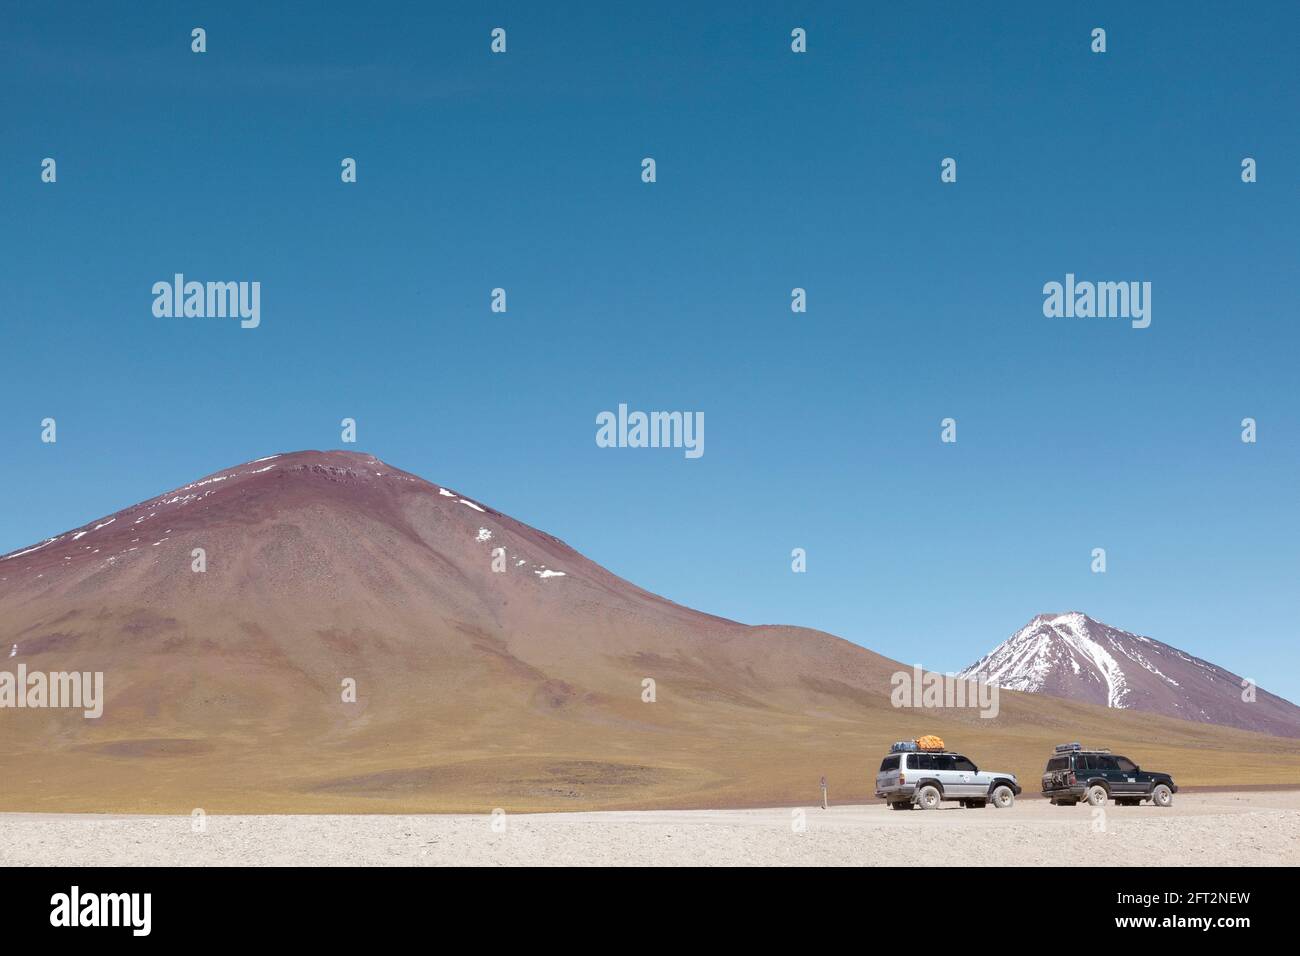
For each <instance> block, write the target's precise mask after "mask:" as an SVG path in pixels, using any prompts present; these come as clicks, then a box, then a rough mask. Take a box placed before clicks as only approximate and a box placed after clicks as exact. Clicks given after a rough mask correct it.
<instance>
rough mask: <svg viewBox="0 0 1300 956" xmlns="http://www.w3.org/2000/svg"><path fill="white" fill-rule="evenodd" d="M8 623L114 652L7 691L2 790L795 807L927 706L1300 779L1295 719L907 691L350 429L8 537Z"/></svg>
mask: <svg viewBox="0 0 1300 956" xmlns="http://www.w3.org/2000/svg"><path fill="white" fill-rule="evenodd" d="M498 548H500V549H504V550H503V551H500V552H496V549H498ZM196 549H202V551H203V553H204V557H205V560H206V570H204V571H201V572H200V571H195V570H194V562H195V560H196V559H195V557H194V552H195V550H196ZM494 560H495V561H496V565H497V567H499V568H501V569H502V570H494ZM0 649H2V650H0V669H9V670H11V671H13V670H16V669H17V667H18V666H19V665H25V666H26V667H27V669H28V670H29V671H38V670H39V671H46V672H50V671H71V670H76V671H101V672H103V674H104V681H105V698H106V702H105V705H104V712H103V716H102V717H100V718H99V719H96V720H87V719H84V718H83V717H82V716H81V713H80V711H70V710H50V709H22V710H13V709H0V731H2V732H0V780H3V781H4V785H3V787H0V809H22V810H114V811H151V812H153V811H166V812H189V811H190V810H191V809H193V808H196V807H202V808H204V809H205V810H207V811H208V812H315V811H320V812H344V811H349V812H366V811H376V812H409V811H433V810H442V811H450V810H457V811H471V810H472V811H480V812H483V811H486V810H490V809H492V808H494V807H502V808H505V809H508V810H539V809H566V808H574V809H577V808H594V807H646V806H665V807H667V806H724V805H732V806H734V805H745V804H754V803H769V804H789V803H795V802H806V801H807V800H808V799H810V796H813V795H815V794H816V792H817V789H816V784H817V781H818V779H819V778H820V777H821V776H822V775H823V774H825V775H826V776H827V777H828V778H829V779H830V781H831V783H832V787H833V790H832V793H833V795H835V796H836V797H838V798H839V799H848V798H858V799H862V798H869V797H870V794H871V788H872V775H873V772H874V765H875V763H876V761H878V759H879V755H880V754H881V753H882V752H883V751H884V750H885V748H886V747H887V745H888V742H889V741H890V740H895V739H899V738H901V737H910V736H914V735H916V734H917V733H923V732H935V733H939V734H941V735H943V736H945V737H946V738H948V739H949V741H950V743H952V744H954V745H955V746H961V747H966V748H967V749H969V750H971V751H972V752H975V753H978V754H979V755H980V759H983V760H986V761H989V762H992V761H994V760H999V761H1000V762H1001V763H1002V765H1003V766H1007V767H1011V768H1012V769H1015V770H1016V771H1017V772H1021V773H1023V774H1025V775H1026V776H1027V777H1028V778H1029V781H1028V782H1031V783H1032V780H1033V779H1034V778H1036V775H1037V773H1038V772H1039V771H1040V770H1041V766H1042V755H1043V754H1044V753H1045V752H1046V751H1047V750H1048V749H1050V745H1051V744H1052V743H1054V742H1057V741H1059V740H1063V739H1074V738H1075V737H1076V736H1078V735H1079V734H1085V735H1088V736H1089V738H1090V739H1095V738H1097V737H1098V736H1099V735H1102V734H1104V735H1105V736H1106V737H1107V739H1108V740H1110V741H1112V742H1114V743H1115V744H1116V745H1123V744H1124V743H1125V741H1132V742H1135V743H1136V742H1144V743H1145V745H1146V755H1147V756H1152V754H1153V753H1154V755H1155V756H1162V760H1163V763H1164V766H1165V767H1166V768H1167V769H1171V770H1173V771H1174V772H1180V771H1182V772H1185V773H1186V774H1190V775H1191V777H1190V779H1188V778H1186V777H1185V778H1184V779H1183V780H1182V781H1180V782H1184V783H1193V782H1197V781H1198V779H1199V781H1200V782H1206V783H1212V782H1215V781H1217V780H1219V779H1220V778H1225V779H1227V778H1229V777H1230V779H1231V782H1233V783H1244V782H1250V781H1252V780H1255V781H1261V782H1269V783H1280V782H1286V781H1296V782H1300V743H1297V744H1296V746H1295V747H1294V748H1291V749H1286V748H1282V750H1281V751H1280V752H1279V751H1278V747H1277V745H1276V743H1275V742H1274V741H1272V740H1270V739H1267V738H1261V737H1258V736H1256V735H1250V734H1242V733H1238V732H1228V731H1221V730H1217V729H1213V728H1206V727H1202V726H1198V725H1193V724H1188V723H1186V722H1183V721H1172V720H1171V721H1166V722H1164V725H1163V726H1162V725H1161V724H1160V723H1159V722H1157V723H1156V724H1155V725H1154V726H1155V728H1156V731H1158V737H1156V738H1155V739H1156V740H1158V741H1159V742H1158V743H1153V738H1152V733H1153V724H1152V722H1151V718H1143V719H1142V720H1141V721H1135V720H1133V719H1132V718H1131V717H1130V716H1129V715H1124V714H1117V713H1116V712H1114V711H1107V710H1105V709H1104V708H1097V707H1092V706H1089V705H1085V704H1070V703H1062V702H1059V701H1052V702H1049V701H1047V700H1046V699H1045V698H1041V697H1039V696H1037V695H1017V694H1003V695H1002V706H1001V713H1000V714H999V716H998V718H997V719H995V720H989V719H981V718H980V717H979V716H978V714H976V713H975V712H973V711H928V712H925V713H922V714H918V713H917V712H916V711H912V710H900V709H895V708H893V707H892V706H891V704H890V701H889V694H890V689H891V688H890V677H891V675H892V674H893V673H895V672H896V671H899V670H904V669H906V668H904V666H903V665H900V664H898V663H897V662H894V661H890V660H888V659H886V658H884V657H881V656H880V655H878V654H874V653H872V652H871V651H868V650H866V649H864V648H861V647H858V646H856V645H854V644H850V643H848V642H846V641H843V640H840V639H838V638H835V637H832V636H831V635H828V634H823V633H820V632H817V631H810V630H805V629H801V628H793V627H749V626H745V625H742V624H738V623H736V622H734V621H729V620H725V619H723V618H719V617H714V616H711V615H707V614H702V613H699V612H696V611H692V610H690V609H689V608H685V607H682V606H680V605H677V604H674V603H672V602H671V601H668V600H665V599H663V598H661V597H658V596H656V595H654V594H651V593H649V592H647V591H644V590H642V589H640V588H638V587H636V586H634V585H632V584H630V583H628V582H626V581H624V580H622V579H620V578H618V577H617V576H615V575H613V574H610V573H609V572H608V571H606V570H604V569H603V568H601V567H600V566H598V565H596V564H595V563H593V562H591V561H589V560H588V559H586V558H584V557H583V556H582V555H580V554H579V553H577V552H576V551H574V550H573V549H572V548H569V547H568V546H567V545H565V544H564V543H563V542H561V541H559V540H558V539H556V538H554V537H552V536H550V535H548V534H545V533H543V532H540V531H538V530H536V529H534V528H530V527H528V526H527V525H525V524H522V523H521V522H518V521H515V520H514V519H512V518H510V517H508V516H507V515H504V514H501V513H500V512H498V511H496V510H495V509H493V508H491V507H490V506H488V505H486V504H484V503H482V502H479V501H477V500H476V499H474V498H471V497H468V496H466V495H463V494H461V493H458V492H456V491H453V490H452V489H450V488H447V487H444V486H440V485H435V484H431V483H429V482H427V481H425V480H423V479H421V478H418V477H417V476H415V475H411V474H409V473H407V472H404V471H401V470H399V469H396V468H393V467H391V466H389V465H386V464H384V463H383V462H381V461H379V460H377V459H375V458H373V457H370V456H367V455H363V454H358V453H353V452H299V453H294V454H286V455H279V456H272V457H271V458H267V459H261V460H259V461H255V462H249V463H247V464H245V465H240V466H237V467H235V468H229V469H225V470H223V471H219V472H216V473H214V474H212V475H209V476H207V477H205V478H202V479H199V480H197V481H194V482H191V483H190V484H187V485H185V486H184V487H181V488H177V489H174V490H172V491H169V492H167V493H165V494H162V495H158V496H156V497H154V498H151V499H149V500H147V501H145V502H143V503H141V504H139V505H136V506H134V507H131V508H127V509H124V510H123V511H120V512H117V513H116V514H113V515H109V516H105V517H103V518H99V519H96V520H95V521H91V522H88V523H87V524H85V525H83V526H81V527H79V528H76V529H72V530H70V531H67V532H64V533H63V534H60V535H56V536H55V537H53V538H51V539H49V540H47V541H45V542H42V543H40V544H38V545H35V546H32V547H29V548H23V549H19V550H18V551H17V552H14V553H12V554H9V555H5V556H2V557H0ZM6 652H7V653H6ZM647 680H650V681H653V682H654V685H653V686H654V691H655V693H654V700H653V702H648V701H647V700H646V699H645V696H649V695H648V694H647V692H646V683H645V682H646V681H647ZM351 687H355V700H350V699H347V698H348V694H347V692H348V690H349V688H351ZM643 695H645V696H643ZM1266 750H1267V751H1269V752H1270V753H1274V754H1275V756H1274V757H1273V758H1272V759H1270V760H1267V761H1265V760H1261V759H1258V758H1257V757H1252V756H1251V755H1252V754H1258V753H1260V752H1263V751H1266ZM1216 752H1217V756H1216V757H1215V758H1214V759H1213V760H1210V759H1208V758H1207V756H1206V755H1207V754H1215V753H1216ZM1224 754H1226V755H1228V756H1227V758H1226V759H1225V758H1224V756H1223V755H1224ZM1198 774H1199V775H1200V777H1199V778H1198V777H1197V776H1196V775H1198Z"/></svg>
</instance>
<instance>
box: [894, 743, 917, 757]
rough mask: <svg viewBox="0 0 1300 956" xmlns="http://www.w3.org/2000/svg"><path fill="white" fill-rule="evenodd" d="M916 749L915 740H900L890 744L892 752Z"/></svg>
mask: <svg viewBox="0 0 1300 956" xmlns="http://www.w3.org/2000/svg"><path fill="white" fill-rule="evenodd" d="M915 749H916V741H915V740H900V741H898V742H897V743H893V744H890V745H889V752H890V753H891V754H896V753H905V752H910V751H913V750H915Z"/></svg>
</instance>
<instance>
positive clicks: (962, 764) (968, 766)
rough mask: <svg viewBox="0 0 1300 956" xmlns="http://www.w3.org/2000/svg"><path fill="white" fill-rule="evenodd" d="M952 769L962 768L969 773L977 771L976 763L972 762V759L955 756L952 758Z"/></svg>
mask: <svg viewBox="0 0 1300 956" xmlns="http://www.w3.org/2000/svg"><path fill="white" fill-rule="evenodd" d="M952 769H953V770H962V771H965V772H967V773H974V772H975V764H974V763H972V762H971V761H970V759H969V758H967V757H953V758H952Z"/></svg>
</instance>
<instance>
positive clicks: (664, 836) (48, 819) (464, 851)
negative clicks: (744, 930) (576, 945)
mask: <svg viewBox="0 0 1300 956" xmlns="http://www.w3.org/2000/svg"><path fill="white" fill-rule="evenodd" d="M203 822H204V823H205V824H206V828H205V829H204V830H202V832H195V826H194V821H193V820H192V818H191V817H149V816H95V815H89V814H28V813H5V814H0V864H3V865H6V866H41V865H73V866H77V865H88V866H95V865H181V866H205V865H206V866H212V865H235V866H249V865H258V866H277V865H299V864H301V865H311V866H340V865H341V866H374V865H399V866H412V865H413V866H439V865H442V866H446V865H487V866H501V865H513V864H525V865H566V864H568V865H572V864H578V865H582V864H604V865H650V866H674V865H678V866H680V865H701V864H704V865H765V866H766V865H814V866H842V865H851V866H914V865H929V866H935V865H964V864H974V865H983V866H1008V865H1021V866H1024V865H1028V866H1034V865H1072V866H1077V865H1081V864H1083V865H1087V864H1096V865H1110V866H1113V865H1124V866H1152V865H1159V866H1184V865H1189V864H1202V865H1205V864H1209V865H1225V866H1261V865H1290V866H1295V865H1297V864H1300V791H1294V790H1293V791H1282V792H1271V793H1268V792H1264V793H1260V792H1254V793H1194V794H1179V795H1178V796H1177V797H1176V798H1175V804H1174V807H1173V808H1172V809H1167V810H1161V809H1158V808H1156V807H1153V806H1150V805H1143V806H1140V807H1115V806H1114V805H1108V806H1107V807H1106V808H1105V813H1104V815H1101V816H1097V817H1094V813H1093V811H1092V809H1091V808H1088V807H1084V806H1080V807H1053V806H1051V805H1050V804H1048V803H1047V802H1046V801H1044V800H1041V799H1036V798H1035V799H1024V798H1022V799H1021V800H1018V801H1017V802H1016V805H1015V806H1014V807H1013V808H1011V809H1009V810H994V809H992V808H986V809H981V810H964V809H961V808H960V807H956V806H951V807H950V805H948V804H945V805H944V807H943V809H940V810H933V811H920V810H913V811H910V812H907V813H899V812H896V811H891V810H889V809H888V808H886V807H884V806H883V805H880V804H874V805H869V806H844V807H832V808H831V809H830V810H822V809H820V808H816V807H807V808H798V809H789V808H786V809H767V810H726V811H719V810H671V811H667V810H666V811H636V812H601V813H563V814H561V813H548V814H532V815H523V814H515V815H510V814H506V815H503V816H500V817H498V818H497V819H496V820H495V827H496V828H495V829H494V820H493V818H492V817H490V816H487V815H481V816H441V815H427V816H380V815H370V816H344V815H336V816H208V817H207V818H206V819H205V820H204V821H203ZM801 823H802V824H803V827H802V829H800V824H801Z"/></svg>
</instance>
